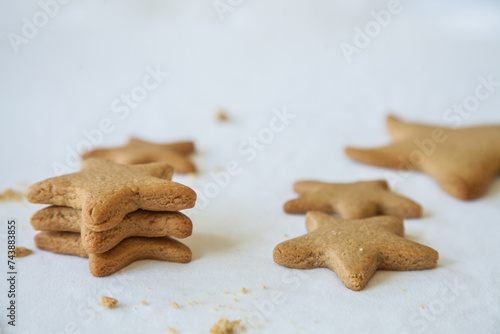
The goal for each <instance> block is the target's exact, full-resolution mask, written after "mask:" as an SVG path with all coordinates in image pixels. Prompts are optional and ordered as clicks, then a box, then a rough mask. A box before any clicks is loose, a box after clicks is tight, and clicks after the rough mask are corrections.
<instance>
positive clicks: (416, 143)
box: [345, 116, 500, 200]
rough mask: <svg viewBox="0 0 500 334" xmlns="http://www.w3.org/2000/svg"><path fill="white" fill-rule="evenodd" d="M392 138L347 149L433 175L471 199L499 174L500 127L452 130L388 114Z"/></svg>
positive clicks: (353, 154)
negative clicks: (385, 142)
mask: <svg viewBox="0 0 500 334" xmlns="http://www.w3.org/2000/svg"><path fill="white" fill-rule="evenodd" d="M387 127H388V129H389V133H390V135H391V137H392V139H393V142H392V143H391V144H390V145H388V146H384V147H380V148H375V149H358V148H350V147H348V148H346V150H345V152H346V154H347V155H348V156H350V157H351V158H353V159H355V160H358V161H361V162H364V163H367V164H371V165H375V166H381V167H389V168H396V169H402V170H405V169H411V170H417V171H421V172H424V173H427V174H429V175H431V176H432V177H434V179H436V181H437V182H438V183H439V184H440V185H441V187H442V188H443V189H444V190H445V191H447V192H448V193H449V194H451V195H453V196H455V197H457V198H459V199H462V200H470V199H474V198H477V197H479V196H481V195H482V194H484V192H485V191H486V189H487V187H488V184H489V183H490V181H491V180H492V179H493V178H494V177H495V175H497V174H498V173H499V172H500V126H478V127H470V128H460V129H451V128H444V127H437V126H430V125H425V124H418V123H408V122H403V121H401V120H399V119H397V118H396V117H393V116H389V117H388V118H387Z"/></svg>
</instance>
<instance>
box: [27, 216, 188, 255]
mask: <svg viewBox="0 0 500 334" xmlns="http://www.w3.org/2000/svg"><path fill="white" fill-rule="evenodd" d="M31 225H32V226H33V228H34V229H35V230H37V231H60V232H77V233H81V236H82V244H83V248H85V250H86V251H87V252H88V253H104V252H106V251H108V250H110V249H111V248H113V247H115V246H116V245H117V244H118V243H119V242H120V241H122V240H123V239H125V238H129V237H165V236H172V237H175V238H180V239H183V238H187V237H189V236H190V235H191V232H192V230H193V224H192V222H191V220H190V219H189V218H188V217H186V216H185V215H183V214H182V213H180V212H168V211H165V212H161V211H160V212H154V211H143V210H137V211H134V212H131V213H129V214H127V215H126V216H125V218H123V221H122V222H120V223H119V224H118V225H116V226H115V227H113V228H111V229H109V230H106V231H103V232H94V231H92V230H90V229H89V228H87V227H86V226H85V225H84V224H82V213H81V210H78V209H73V208H69V207H65V206H49V207H46V208H44V209H42V210H39V211H37V212H35V213H34V214H33V216H32V217H31Z"/></svg>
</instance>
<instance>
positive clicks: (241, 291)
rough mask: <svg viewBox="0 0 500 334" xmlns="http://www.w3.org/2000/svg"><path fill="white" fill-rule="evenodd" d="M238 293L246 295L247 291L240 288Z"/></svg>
mask: <svg viewBox="0 0 500 334" xmlns="http://www.w3.org/2000/svg"><path fill="white" fill-rule="evenodd" d="M239 292H240V293H243V294H245V293H247V292H248V290H247V289H245V288H241V289H240V291H239Z"/></svg>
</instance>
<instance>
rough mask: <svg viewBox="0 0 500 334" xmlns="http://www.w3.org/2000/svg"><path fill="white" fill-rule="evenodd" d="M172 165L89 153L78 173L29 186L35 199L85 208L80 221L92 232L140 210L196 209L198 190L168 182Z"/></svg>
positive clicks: (42, 202)
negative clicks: (131, 162)
mask: <svg viewBox="0 0 500 334" xmlns="http://www.w3.org/2000/svg"><path fill="white" fill-rule="evenodd" d="M172 173H173V170H172V167H170V166H169V165H168V164H167V163H164V162H156V163H150V164H143V165H120V164H116V163H113V162H111V161H109V160H106V159H100V158H91V159H88V160H85V161H84V162H83V163H82V167H81V170H80V171H79V172H76V173H73V174H68V175H62V176H58V177H54V178H50V179H47V180H45V181H41V182H38V183H35V184H34V185H32V186H30V187H29V188H28V190H26V194H25V196H26V198H27V199H28V200H29V201H30V202H33V203H41V204H53V205H58V206H69V207H72V208H75V209H81V210H82V222H83V224H85V225H86V226H87V227H88V228H89V229H91V230H93V231H97V232H100V231H105V230H108V229H110V228H112V227H114V226H116V225H117V224H118V223H120V222H121V221H122V220H123V218H124V217H125V215H126V214H128V213H130V212H133V211H136V210H138V209H143V210H152V211H178V210H184V209H189V208H192V207H193V206H194V204H195V201H196V193H195V192H194V191H193V190H192V189H191V188H189V187H186V186H184V185H181V184H179V183H175V182H172V181H170V179H171V177H172Z"/></svg>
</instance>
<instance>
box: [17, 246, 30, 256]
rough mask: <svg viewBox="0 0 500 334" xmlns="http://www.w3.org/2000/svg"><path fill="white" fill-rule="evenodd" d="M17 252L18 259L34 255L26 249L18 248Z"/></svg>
mask: <svg viewBox="0 0 500 334" xmlns="http://www.w3.org/2000/svg"><path fill="white" fill-rule="evenodd" d="M15 252H16V257H24V256H28V255H30V254H31V253H33V251H32V250H31V249H28V248H24V247H16V248H15Z"/></svg>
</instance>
